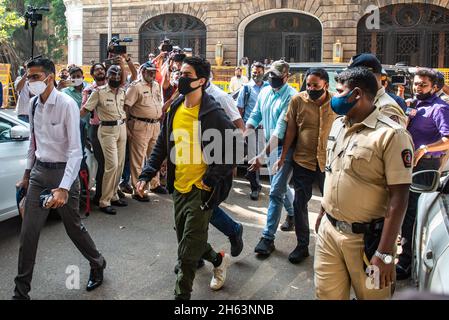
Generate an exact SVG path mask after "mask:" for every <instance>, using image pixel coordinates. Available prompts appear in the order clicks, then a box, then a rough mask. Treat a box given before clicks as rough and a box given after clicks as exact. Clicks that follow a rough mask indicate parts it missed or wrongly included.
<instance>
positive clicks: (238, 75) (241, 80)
mask: <svg viewBox="0 0 449 320" xmlns="http://www.w3.org/2000/svg"><path fill="white" fill-rule="evenodd" d="M248 81H249V80H248V78H247V77H245V76H242V68H241V67H236V68H235V76H234V77H232V78H231V82H230V83H229V92H236V91H237V90H239V89H240V88H241V87H242V86H243V85H244V84H245V83H248Z"/></svg>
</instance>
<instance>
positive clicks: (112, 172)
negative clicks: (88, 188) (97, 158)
mask: <svg viewBox="0 0 449 320" xmlns="http://www.w3.org/2000/svg"><path fill="white" fill-rule="evenodd" d="M98 140H100V144H101V149H103V155H104V175H103V185H102V192H101V199H100V207H108V206H110V205H111V201H117V200H119V197H118V194H117V189H118V185H119V183H120V177H121V176H122V172H123V167H124V164H125V151H126V125H125V124H121V125H118V126H111V127H110V126H102V125H100V127H99V129H98Z"/></svg>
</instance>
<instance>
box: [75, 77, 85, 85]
mask: <svg viewBox="0 0 449 320" xmlns="http://www.w3.org/2000/svg"><path fill="white" fill-rule="evenodd" d="M83 81H84V80H83V79H82V78H80V79H73V83H74V84H75V87H79V86H80V85H82V84H83Z"/></svg>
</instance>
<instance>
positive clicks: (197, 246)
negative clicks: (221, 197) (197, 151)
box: [173, 186, 219, 299]
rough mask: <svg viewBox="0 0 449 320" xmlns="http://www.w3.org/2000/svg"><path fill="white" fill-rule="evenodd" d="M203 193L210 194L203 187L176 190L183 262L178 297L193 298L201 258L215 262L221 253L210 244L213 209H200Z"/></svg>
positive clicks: (179, 260)
mask: <svg viewBox="0 0 449 320" xmlns="http://www.w3.org/2000/svg"><path fill="white" fill-rule="evenodd" d="M203 193H204V195H205V196H207V192H206V191H202V190H199V189H198V188H196V187H195V186H193V188H192V191H190V192H189V193H186V194H182V193H180V192H178V191H176V190H175V192H174V193H173V200H174V209H175V226H176V236H177V238H178V265H179V272H178V276H177V279H176V287H175V298H176V299H190V294H191V292H192V286H193V280H194V279H195V272H196V269H197V264H198V261H199V260H200V259H201V258H203V259H204V260H206V261H209V262H213V261H216V259H217V256H218V255H219V253H217V252H215V251H214V250H213V249H212V247H211V245H210V244H209V243H207V236H208V230H209V221H210V218H211V216H212V210H206V211H202V210H201V209H200V206H201V205H202V200H201V196H202V194H203Z"/></svg>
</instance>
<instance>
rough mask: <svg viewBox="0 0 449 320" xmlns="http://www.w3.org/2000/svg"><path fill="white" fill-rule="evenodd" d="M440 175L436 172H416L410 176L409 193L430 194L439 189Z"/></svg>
mask: <svg viewBox="0 0 449 320" xmlns="http://www.w3.org/2000/svg"><path fill="white" fill-rule="evenodd" d="M440 178H441V173H440V172H439V171H436V170H425V171H418V172H416V173H414V174H413V176H412V185H411V186H410V191H411V192H415V193H432V192H435V191H437V190H438V188H439V187H440Z"/></svg>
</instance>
